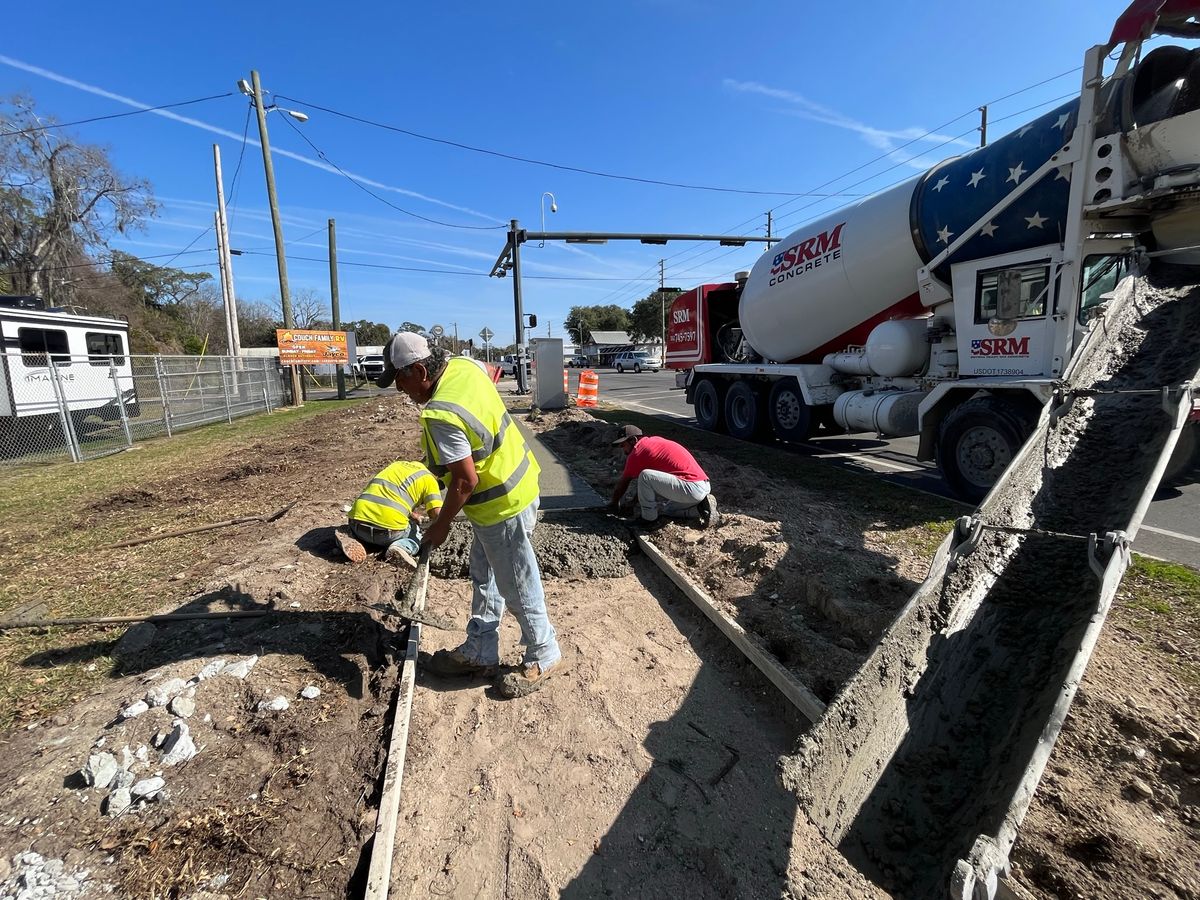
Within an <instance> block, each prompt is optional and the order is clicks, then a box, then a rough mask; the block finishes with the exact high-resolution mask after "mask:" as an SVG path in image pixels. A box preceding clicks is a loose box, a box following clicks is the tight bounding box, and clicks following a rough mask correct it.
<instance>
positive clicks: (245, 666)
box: [221, 655, 258, 679]
mask: <svg viewBox="0 0 1200 900" xmlns="http://www.w3.org/2000/svg"><path fill="white" fill-rule="evenodd" d="M257 663H258V656H257V655H255V656H247V657H246V658H245V659H240V660H238V661H237V662H235V663H229V664H227V665H226V666H224V667H223V668H222V669H221V674H222V675H228V676H230V677H231V678H241V679H244V678H245V677H246V676H247V675H249V674H250V670H251V669H253V668H254V666H255V665H256V664H257Z"/></svg>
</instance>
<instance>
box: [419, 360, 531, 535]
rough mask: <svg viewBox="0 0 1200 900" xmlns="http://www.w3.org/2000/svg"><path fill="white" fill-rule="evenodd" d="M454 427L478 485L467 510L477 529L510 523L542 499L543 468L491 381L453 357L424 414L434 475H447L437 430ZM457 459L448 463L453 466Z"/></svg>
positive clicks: (423, 439)
mask: <svg viewBox="0 0 1200 900" xmlns="http://www.w3.org/2000/svg"><path fill="white" fill-rule="evenodd" d="M438 427H449V428H454V429H456V430H457V431H461V432H462V433H463V434H464V435H466V437H467V440H468V442H469V443H470V445H471V459H472V460H473V461H474V463H475V473H476V474H477V475H478V476H479V483H478V484H477V485H476V486H475V490H474V492H473V493H472V494H471V496H470V498H469V499H468V500H467V503H466V505H465V506H464V507H463V512H464V513H466V516H467V518H468V519H469V520H470V521H471V522H473V523H474V524H476V525H495V524H497V523H498V522H503V521H504V520H505V519H511V518H512V517H513V516H515V515H516V514H517V513H519V512H521V510H523V509H525V507H527V506H528V505H529V504H530V503H532V502H533V501H534V500H535V499H536V498H537V495H538V473H539V472H540V471H541V467H540V466H538V464H537V461H536V460H535V459H534V458H533V452H532V451H531V450H530V449H529V445H528V444H526V443H525V438H524V437H523V436H522V435H521V430H520V429H519V428H517V425H516V423H515V422H514V421H513V420H512V417H511V416H509V414H508V410H507V409H506V408H505V406H504V401H503V400H501V399H500V394H499V393H498V392H497V391H496V386H495V385H494V384H492V380H491V379H490V378H488V376H487V375H486V374H485V373H484V371H483V370H482V369H481V368H479V366H477V365H476V364H475V363H474V362H473V361H472V360H469V359H464V358H463V357H461V356H456V357H453V358H451V359H450V360H449V361H448V362H447V363H446V370H445V371H444V372H443V373H442V376H441V378H439V379H438V382H437V386H436V387H434V389H433V396H432V397H431V398H430V400H429V402H428V403H426V404H425V408H424V409H422V410H421V445H422V449H424V451H425V463H426V465H428V466H429V469H430V471H431V472H433V473H434V474H435V475H438V476H439V477H445V476H446V475H447V473H448V472H449V469H448V466H447V464H446V462H445V461H443V460H442V459H440V458H439V453H438V446H437V441H436V440H435V439H434V435H433V431H434V430H435V429H436V428H438ZM455 461H456V460H450V462H455Z"/></svg>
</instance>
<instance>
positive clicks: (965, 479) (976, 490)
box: [937, 396, 1033, 503]
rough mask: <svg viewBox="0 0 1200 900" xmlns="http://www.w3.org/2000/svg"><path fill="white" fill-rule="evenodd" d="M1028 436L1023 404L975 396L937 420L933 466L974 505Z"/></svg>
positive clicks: (1028, 422) (1029, 421)
mask: <svg viewBox="0 0 1200 900" xmlns="http://www.w3.org/2000/svg"><path fill="white" fill-rule="evenodd" d="M1032 432H1033V421H1032V416H1031V415H1029V412H1028V410H1027V409H1026V408H1024V407H1023V406H1022V405H1019V404H1017V403H1014V402H1013V401H1011V400H1007V399H1005V398H1003V397H996V396H984V397H975V398H973V399H971V400H968V401H967V402H966V403H963V404H960V405H959V406H956V407H955V408H954V409H952V410H950V412H949V413H948V414H947V415H946V418H945V419H943V420H942V425H941V428H940V429H939V431H938V444H937V461H938V468H939V469H941V471H942V477H943V478H944V479H946V483H947V484H948V485H949V486H950V489H951V490H952V491H953V492H954V495H955V496H956V497H958V498H959V499H960V500H964V501H966V502H967V503H978V502H979V501H980V500H982V499H983V498H984V497H985V496H987V492H988V491H990V490H991V489H992V485H993V484H995V483H996V480H997V479H998V478H999V477H1000V475H1001V473H1002V472H1003V471H1004V470H1005V469H1006V468H1008V464H1009V463H1011V462H1012V461H1013V458H1014V457H1015V456H1016V455H1017V451H1019V450H1020V449H1021V445H1022V444H1024V443H1025V439H1026V438H1028V437H1029V435H1030V434H1031V433H1032Z"/></svg>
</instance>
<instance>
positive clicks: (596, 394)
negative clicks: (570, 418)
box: [575, 369, 600, 406]
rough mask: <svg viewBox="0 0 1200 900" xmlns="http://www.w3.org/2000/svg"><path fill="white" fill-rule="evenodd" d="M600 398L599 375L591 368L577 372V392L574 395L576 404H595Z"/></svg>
mask: <svg viewBox="0 0 1200 900" xmlns="http://www.w3.org/2000/svg"><path fill="white" fill-rule="evenodd" d="M599 399H600V376H599V375H597V374H596V373H595V372H593V371H592V370H591V369H584V370H583V371H581V372H580V373H579V393H578V394H577V395H576V397H575V405H576V406H595V405H596V402H597V401H598V400H599Z"/></svg>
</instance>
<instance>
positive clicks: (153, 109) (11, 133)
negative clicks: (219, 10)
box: [0, 91, 233, 137]
mask: <svg viewBox="0 0 1200 900" xmlns="http://www.w3.org/2000/svg"><path fill="white" fill-rule="evenodd" d="M232 96H233V91H226V92H225V93H224V94H213V95H212V96H209V97H197V98H196V99H194V100H180V101H179V102H178V103H164V104H163V105H162V106H147V107H146V108H145V109H134V110H130V111H129V112H120V113H111V114H110V115H107V116H92V117H91V118H90V119H76V120H75V121H74V122H62V123H58V122H55V123H52V124H50V125H39V126H38V127H36V128H22V129H21V130H19V131H4V132H0V137H17V136H18V135H22V134H35V133H37V132H39V131H49V130H51V129H53V128H71V127H73V126H75V125H87V124H88V123H89V122H103V121H105V120H107V119H123V118H125V117H126V116H139V115H141V114H142V113H149V112H156V111H157V110H160V109H175V108H177V107H180V106H191V105H192V104H193V103H205V102H207V101H209V100H220V99H221V98H222V97H232Z"/></svg>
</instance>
